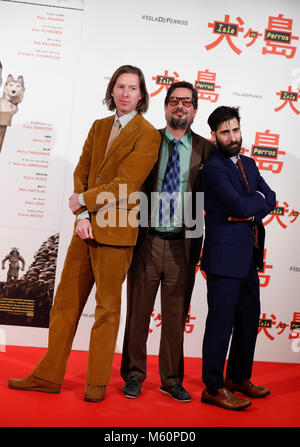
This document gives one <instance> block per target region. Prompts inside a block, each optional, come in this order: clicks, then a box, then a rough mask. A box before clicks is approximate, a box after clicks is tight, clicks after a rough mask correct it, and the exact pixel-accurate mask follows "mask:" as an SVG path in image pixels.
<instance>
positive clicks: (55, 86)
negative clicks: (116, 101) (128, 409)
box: [0, 0, 300, 363]
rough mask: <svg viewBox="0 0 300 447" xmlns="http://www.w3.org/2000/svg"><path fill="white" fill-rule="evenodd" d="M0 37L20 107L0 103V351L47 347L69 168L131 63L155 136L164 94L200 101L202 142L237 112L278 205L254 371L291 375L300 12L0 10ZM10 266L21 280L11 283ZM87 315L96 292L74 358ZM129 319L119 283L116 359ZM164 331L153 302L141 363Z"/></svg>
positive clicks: (278, 4) (193, 0) (131, 5)
mask: <svg viewBox="0 0 300 447" xmlns="http://www.w3.org/2000/svg"><path fill="white" fill-rule="evenodd" d="M12 24H13V30H14V31H13V33H12V32H11V26H12ZM0 36H1V43H2V45H1V53H0V63H1V65H0V73H1V72H2V86H1V87H0V98H2V94H3V92H4V89H5V82H6V80H7V78H8V76H9V75H10V74H11V75H12V77H13V80H12V78H10V81H13V82H16V81H18V82H19V85H21V90H22V92H21V96H22V95H23V97H22V99H21V102H19V104H18V105H17V110H16V108H15V107H14V105H11V106H9V107H11V108H10V109H9V111H8V112H7V107H8V106H7V103H5V101H2V102H1V99H0V143H1V135H2V140H3V142H2V146H1V152H0V188H1V189H0V190H1V199H2V206H1V209H2V211H1V221H0V227H1V232H0V258H1V259H0V260H1V261H4V265H3V267H4V269H1V270H0V345H1V346H4V345H5V343H6V344H7V345H20V346H39V347H46V346H47V339H48V329H47V328H48V315H49V309H50V307H51V304H52V301H53V297H54V293H55V288H56V286H57V284H58V282H59V279H60V275H61V271H62V267H63V262H64V258H65V255H66V250H67V247H68V244H69V242H70V238H71V235H72V231H73V223H74V217H73V215H72V213H71V212H70V211H69V209H68V197H69V196H70V194H71V193H72V188H73V183H72V182H73V170H74V168H75V166H76V164H77V162H78V159H79V156H80V154H81V150H82V146H83V144H84V141H85V138H86V136H87V133H88V131H89V129H90V127H91V125H92V123H93V122H94V120H95V119H98V118H102V117H105V116H107V115H109V114H110V112H108V111H107V109H106V107H105V106H104V105H103V103H102V100H103V98H104V95H105V91H106V87H107V83H108V81H109V79H110V76H111V75H112V73H113V72H114V71H115V69H116V68H117V67H119V66H120V65H123V64H132V65H136V66H138V67H140V68H141V69H142V70H143V72H144V75H145V78H146V83H147V87H148V91H149V93H150V97H151V101H150V107H149V111H148V112H147V114H146V116H145V117H146V119H148V120H149V121H150V122H151V123H152V124H153V125H154V126H156V127H157V128H161V127H164V126H165V117H164V110H163V103H164V98H165V95H166V92H167V89H168V87H169V86H170V85H171V84H172V83H173V82H177V81H180V80H186V81H189V82H191V83H193V84H194V85H195V87H196V88H197V89H198V95H199V108H198V113H197V115H196V117H195V120H194V123H193V125H192V128H193V130H194V131H195V132H197V133H199V134H201V135H202V136H203V137H205V138H208V139H209V138H210V129H209V127H208V125H207V118H208V116H209V114H210V113H211V112H212V111H213V110H214V109H215V108H216V107H218V106H221V105H229V106H239V107H240V113H241V128H242V136H243V151H244V154H245V155H248V156H250V157H252V158H253V159H254V160H255V162H256V164H257V166H258V168H259V170H260V172H261V174H262V176H263V177H264V178H265V180H266V181H267V183H268V184H269V185H270V186H271V188H272V189H273V190H275V191H276V194H277V204H276V209H275V210H274V211H273V212H272V213H270V214H269V215H268V216H267V217H266V218H265V219H264V225H265V228H266V245H265V269H264V271H263V272H262V273H260V274H259V277H260V291H261V316H260V324H259V334H258V341H257V348H256V353H255V360H258V361H272V362H277V361H278V362H295V363H299V362H300V330H299V329H300V302H299V279H300V259H299V239H300V238H299V223H300V216H299V213H300V202H299V190H300V181H299V172H300V162H299V149H298V141H297V132H298V129H299V119H300V100H299V98H300V42H299V39H300V5H299V2H298V1H297V0H287V1H284V0H272V1H271V0H268V1H265V2H260V0H253V1H252V2H240V1H238V0H229V1H227V2H223V1H221V0H213V1H211V2H209V3H208V2H205V1H204V0H186V1H185V2H174V1H171V0H165V1H164V2H161V1H158V0H152V1H151V2H150V1H147V0H131V1H129V2H127V3H126V5H125V4H124V2H123V1H121V0H116V1H115V2H104V1H98V0H86V1H84V0H69V1H68V0H61V1H59V0H57V1H53V0H52V1H50V0H49V1H41V0H39V1H38V2H36V3H34V4H33V3H28V2H23V1H2V0H0ZM19 76H22V78H19V80H18V77H19ZM0 78H1V76H0ZM24 88H25V89H24ZM21 96H20V97H21ZM14 102H16V101H14ZM9 123H10V124H9ZM13 248H16V250H17V251H16V252H14V253H12V252H13V250H12V249H13ZM12 256H14V258H12ZM16 256H19V259H17V258H16ZM16 259H17V261H16ZM22 259H23V262H24V264H25V265H24V270H21V267H22V265H23V263H22ZM14 262H16V263H17V265H19V266H20V270H19V272H18V279H17V280H16V281H14V282H11V283H8V282H7V279H8V273H9V265H11V269H12V264H13V263H14ZM115 268H116V269H118V266H117V265H116V266H115ZM197 270H198V271H197V275H196V284H195V288H194V292H193V296H192V303H191V307H190V310H189V318H188V321H187V323H186V326H185V355H186V356H190V357H201V355H202V353H201V348H202V339H203V333H204V325H205V319H206V314H207V304H206V282H205V278H204V276H203V274H202V273H201V271H200V270H199V268H198V269H197ZM11 271H12V270H11ZM141 299H142V297H141ZM94 308H95V302H94V290H93V291H92V293H91V296H90V298H89V300H88V303H87V305H86V307H85V309H84V311H83V314H82V317H81V319H80V322H79V326H78V330H77V334H76V337H75V340H74V344H73V349H80V350H87V349H88V345H89V334H90V328H91V326H92V324H93V316H94ZM125 317H126V282H125V284H124V287H123V296H122V314H121V322H120V329H119V335H118V340H117V346H116V352H121V351H122V340H123V332H124V326H125ZM160 326H161V315H160V299H159V293H158V296H157V299H156V302H155V306H154V309H153V313H152V316H151V323H150V327H149V337H148V353H149V354H157V353H158V349H159V338H160Z"/></svg>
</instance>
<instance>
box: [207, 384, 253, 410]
mask: <svg viewBox="0 0 300 447" xmlns="http://www.w3.org/2000/svg"><path fill="white" fill-rule="evenodd" d="M201 402H203V403H205V404H210V405H217V406H218V407H222V408H225V409H226V410H243V409H245V408H247V407H249V406H250V405H251V402H250V400H248V399H242V398H241V397H238V396H236V395H235V394H233V393H232V392H231V391H229V390H228V389H227V388H221V389H220V390H218V393H217V394H216V395H213V394H209V393H208V391H207V389H205V390H204V391H203V393H202V397H201Z"/></svg>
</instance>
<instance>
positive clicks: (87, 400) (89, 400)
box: [84, 397, 104, 402]
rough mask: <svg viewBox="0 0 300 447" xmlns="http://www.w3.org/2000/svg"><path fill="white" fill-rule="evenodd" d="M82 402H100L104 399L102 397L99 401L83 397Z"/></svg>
mask: <svg viewBox="0 0 300 447" xmlns="http://www.w3.org/2000/svg"><path fill="white" fill-rule="evenodd" d="M84 400H85V401H86V402H101V401H102V400H104V397H102V398H101V399H95V398H92V397H85V398H84Z"/></svg>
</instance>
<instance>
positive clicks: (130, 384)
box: [122, 376, 142, 399]
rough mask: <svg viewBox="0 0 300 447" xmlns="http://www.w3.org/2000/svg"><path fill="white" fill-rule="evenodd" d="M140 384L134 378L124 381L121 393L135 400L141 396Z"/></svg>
mask: <svg viewBox="0 0 300 447" xmlns="http://www.w3.org/2000/svg"><path fill="white" fill-rule="evenodd" d="M141 389H142V384H141V382H140V381H139V379H138V378H137V377H136V376H134V377H130V378H129V379H128V380H126V383H125V385H124V387H123V389H122V393H123V395H124V396H125V397H129V398H131V399H136V398H137V397H139V396H140V395H141Z"/></svg>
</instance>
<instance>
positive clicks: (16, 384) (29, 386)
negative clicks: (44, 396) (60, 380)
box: [8, 374, 60, 393]
mask: <svg viewBox="0 0 300 447" xmlns="http://www.w3.org/2000/svg"><path fill="white" fill-rule="evenodd" d="M8 386H9V388H13V389H14V390H24V391H40V392H42V393H59V392H60V385H58V384H57V383H52V382H48V381H47V380H43V379H39V378H38V377H34V375H33V374H30V376H28V377H25V378H24V379H9V381H8Z"/></svg>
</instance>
